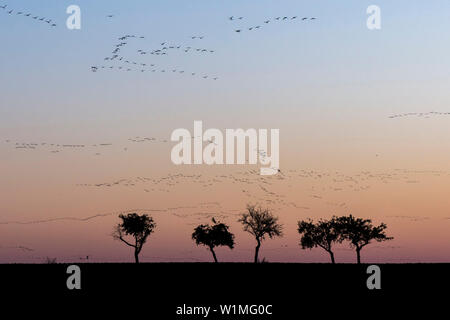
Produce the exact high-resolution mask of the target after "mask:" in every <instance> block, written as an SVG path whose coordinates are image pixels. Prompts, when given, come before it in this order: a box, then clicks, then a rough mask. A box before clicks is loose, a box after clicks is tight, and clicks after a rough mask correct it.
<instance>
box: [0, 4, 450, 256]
mask: <svg viewBox="0 0 450 320" xmlns="http://www.w3.org/2000/svg"><path fill="white" fill-rule="evenodd" d="M5 4H6V5H7V9H1V8H0V42H1V44H2V46H1V50H0V70H1V72H0V88H1V89H0V90H1V91H0V93H1V94H0V157H1V162H0V177H1V179H0V195H1V197H0V199H1V201H0V263H15V262H21V263H22V262H24V263H26V262H32V263H41V262H44V261H45V259H46V257H54V258H57V260H58V261H61V262H71V261H78V260H80V259H83V257H86V256H89V257H90V258H89V261H92V262H113V261H121V262H122V261H132V259H133V257H132V252H130V250H129V248H127V247H126V246H125V245H124V244H123V243H120V242H118V241H114V240H113V239H112V237H111V232H112V229H113V227H114V225H116V224H117V223H118V222H119V220H118V214H119V213H127V212H128V213H129V212H138V213H140V214H142V213H147V214H150V215H152V216H153V218H154V219H155V221H156V223H157V225H158V227H157V229H156V231H155V233H154V234H152V235H151V237H150V238H149V240H148V243H147V244H146V245H145V247H144V249H143V251H142V256H143V257H142V259H141V260H142V261H189V262H191V261H192V262H195V261H210V260H211V257H210V253H209V252H208V251H207V250H206V249H204V248H202V247H196V246H195V244H194V242H193V241H192V240H191V233H192V230H193V228H194V227H195V226H196V225H198V224H201V223H208V222H209V221H210V219H211V217H213V216H214V217H217V218H218V219H220V220H221V221H223V222H225V223H227V224H229V225H230V230H231V231H232V232H234V233H235V234H236V242H237V245H236V248H235V249H233V250H229V249H228V248H221V249H219V250H218V258H219V260H222V261H251V260H252V253H253V250H254V246H255V240H254V239H252V238H251V236H250V235H249V234H246V233H244V232H243V231H242V227H241V226H240V225H239V223H237V219H238V215H239V214H240V213H242V212H244V211H245V208H246V205H247V204H249V203H252V204H260V205H262V206H264V207H268V208H270V209H271V210H272V211H273V212H274V213H275V214H276V215H277V216H278V217H279V218H280V222H281V223H283V225H284V230H285V231H284V237H283V238H280V239H275V240H268V241H266V242H265V243H264V244H263V247H262V249H261V255H262V256H263V257H265V258H266V259H267V260H268V261H274V262H328V259H329V257H328V256H327V254H326V253H325V252H323V251H321V250H320V249H314V250H311V251H310V250H301V248H300V247H299V245H298V243H299V235H298V233H297V232H296V224H297V221H298V220H302V219H307V218H312V219H315V220H317V219H319V218H328V217H331V216H332V215H344V214H353V215H355V216H359V217H364V218H370V219H372V220H373V221H374V223H380V222H385V223H386V224H387V225H388V229H387V233H388V234H389V235H391V236H393V237H394V240H392V241H389V242H386V243H374V244H372V245H370V246H368V247H367V248H365V249H364V252H363V253H362V259H363V261H367V262H449V261H450V250H449V244H450V233H449V230H450V213H449V209H450V202H449V200H448V191H447V190H448V189H449V187H450V161H449V159H450V151H449V150H450V142H449V140H448V137H449V131H448V125H449V123H450V115H448V114H446V113H448V112H450V109H449V107H448V106H449V102H450V101H449V100H450V98H449V96H448V93H447V92H448V87H449V85H450V76H449V74H448V70H449V68H450V59H449V57H450V45H449V44H448V42H447V41H445V39H446V32H445V30H448V29H449V27H450V20H449V19H448V12H449V11H450V3H448V1H443V0H435V1H432V2H425V1H418V0H414V1H411V0H409V1H403V0H397V1H385V0H373V1H362V0H358V1H356V0H354V1H353V0H346V1H339V2H338V1H332V0H319V1H299V0H292V1H287V0H277V1H275V0H272V1H269V0H259V1H254V0H253V1H250V0H243V1H218V0H214V1H211V0H208V1H207V0H197V1H181V0H177V1H176V0H164V1H163V0H161V1H159V0H154V1H144V0H134V1H128V2H124V1H104V0H101V1H100V0H98V1H86V0H79V1H75V0H73V1H65V0H64V1H56V0H41V1H39V3H38V2H36V1H30V0H28V1H25V0H14V1H11V0H0V6H3V5H5ZM73 4H76V5H78V6H79V7H80V8H81V29H80V30H69V29H68V28H67V27H66V19H67V17H68V16H69V15H68V14H66V9H67V7H68V6H69V5H73ZM369 5H378V6H379V7H380V9H381V29H380V30H369V29H368V28H367V26H366V20H367V18H368V15H367V13H366V9H367V7H368V6H369ZM11 9H13V10H14V12H13V14H11V15H10V14H8V13H7V12H8V10H11ZM19 11H21V12H22V11H23V12H24V13H32V16H39V17H45V18H46V19H52V23H55V24H56V26H55V27H52V26H51V24H49V23H46V22H44V21H39V20H38V19H36V20H34V19H32V16H31V17H25V16H23V14H22V15H17V14H16V12H19ZM108 15H113V17H112V18H109V17H107V16H108ZM231 16H233V17H235V19H234V20H230V19H229V17H231ZM278 16H281V17H284V16H288V17H293V16H298V17H299V18H300V17H316V18H317V19H316V20H306V21H302V20H300V19H299V18H298V19H294V20H288V21H285V22H277V21H276V20H274V18H275V17H278ZM236 17H243V19H242V20H239V19H236ZM267 19H270V21H271V22H270V23H268V24H265V23H264V21H266V20H267ZM257 25H261V28H259V29H257V30H256V29H254V30H251V31H250V30H248V28H249V27H252V26H257ZM237 29H240V30H243V31H242V32H239V33H238V32H235V30H237ZM125 35H136V36H137V37H136V38H127V39H126V40H124V42H127V44H126V45H124V46H123V47H120V51H119V53H118V55H119V56H121V57H124V59H123V60H122V61H125V60H128V61H130V63H129V64H126V63H124V62H122V61H117V59H116V60H115V61H109V60H104V58H105V57H111V56H112V50H113V49H114V48H115V45H116V44H118V43H120V42H121V40H119V38H121V37H123V36H125ZM192 36H202V37H203V39H198V38H196V39H192ZM140 37H144V38H143V39H141V38H140ZM161 43H166V46H167V45H169V46H175V47H177V46H180V48H181V47H182V48H186V47H192V48H201V49H203V48H204V49H208V50H212V51H213V52H207V53H205V52H197V51H194V50H193V49H191V50H188V52H184V50H182V49H170V50H169V51H168V54H167V55H163V56H161V55H159V56H158V55H151V54H146V55H142V54H140V53H139V52H138V50H144V51H146V52H151V51H152V50H157V49H162V47H163V46H161ZM132 62H136V63H137V64H139V63H145V64H146V66H145V67H143V69H145V71H144V72H141V71H140V70H141V67H139V68H138V67H137V66H136V65H132ZM150 64H154V65H155V66H154V67H152V66H150ZM92 66H95V67H97V68H98V71H97V72H93V71H92V69H91V67H92ZM102 66H104V67H105V68H102ZM110 66H113V69H110V68H109V67H110ZM119 66H120V67H122V68H123V69H118V67H119ZM127 68H130V69H132V70H131V71H129V72H128V71H124V70H125V69H127ZM153 69H154V70H156V71H155V72H152V70H153ZM161 70H165V71H166V72H161ZM172 70H177V72H172ZM181 70H182V71H184V73H180V72H179V71H181ZM192 73H195V75H194V76H193V75H192ZM206 75H207V76H208V78H207V79H204V78H203V76H206ZM216 77H217V80H213V78H216ZM396 115H402V116H398V117H394V116H396ZM195 120H201V121H203V126H204V128H205V129H206V128H218V129H220V130H223V131H225V129H236V128H244V129H247V128H256V129H279V130H280V169H281V172H282V173H281V174H277V175H275V176H271V177H261V176H260V175H259V174H258V173H257V172H258V170H259V166H258V165H249V164H246V165H230V166H219V165H216V166H207V165H198V166H194V165H182V166H176V165H174V164H173V163H172V161H171V160H170V152H171V149H172V147H173V146H174V144H175V143H172V142H171V141H170V135H171V133H172V132H173V131H174V130H175V129H177V128H186V129H188V130H190V131H191V132H192V130H193V123H194V121H195ZM145 138H154V140H149V139H145ZM74 146H75V147H74ZM81 146H82V147H81ZM89 217H92V218H89ZM86 218H89V219H86ZM336 260H337V261H338V262H354V260H355V254H354V252H353V251H351V249H349V247H348V245H347V244H343V245H342V246H339V247H338V248H337V252H336Z"/></svg>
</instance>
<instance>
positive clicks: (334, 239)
mask: <svg viewBox="0 0 450 320" xmlns="http://www.w3.org/2000/svg"><path fill="white" fill-rule="evenodd" d="M297 230H298V233H299V234H300V235H301V239H300V245H301V246H302V249H312V248H315V247H320V248H322V249H324V250H325V251H326V252H328V253H329V254H330V257H331V263H336V261H335V260H334V253H333V251H332V245H333V244H334V243H340V242H342V240H343V237H342V236H341V233H340V229H339V228H338V225H337V223H336V219H335V217H333V218H332V219H331V220H319V221H318V222H317V223H314V222H313V221H312V220H306V221H299V222H298V229H297Z"/></svg>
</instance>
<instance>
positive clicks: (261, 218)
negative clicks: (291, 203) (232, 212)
mask: <svg viewBox="0 0 450 320" xmlns="http://www.w3.org/2000/svg"><path fill="white" fill-rule="evenodd" d="M238 221H239V222H240V223H242V225H243V226H244V231H246V232H248V233H250V234H252V235H253V236H254V237H255V239H256V243H257V245H256V248H255V260H254V262H255V263H257V262H258V254H259V249H260V248H261V242H262V241H263V240H264V239H265V237H266V236H268V237H269V238H270V239H272V238H273V237H281V236H282V235H283V233H282V229H283V226H282V225H281V224H278V217H276V216H274V215H273V214H272V213H271V212H270V211H269V209H262V208H261V207H256V206H254V205H247V212H246V213H243V214H242V216H241V218H240V219H239V220H238Z"/></svg>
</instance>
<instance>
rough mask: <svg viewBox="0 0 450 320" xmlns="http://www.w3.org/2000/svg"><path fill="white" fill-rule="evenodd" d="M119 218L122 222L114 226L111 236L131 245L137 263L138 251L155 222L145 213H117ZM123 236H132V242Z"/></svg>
mask: <svg viewBox="0 0 450 320" xmlns="http://www.w3.org/2000/svg"><path fill="white" fill-rule="evenodd" d="M119 218H120V219H122V222H121V223H119V224H118V225H117V226H116V228H115V230H114V233H113V237H114V239H118V240H121V241H122V242H124V243H125V244H126V245H128V246H130V247H133V248H134V257H135V260H136V263H139V253H140V252H141V250H142V247H143V246H144V244H145V242H146V241H147V238H148V236H149V235H150V234H151V233H152V232H153V231H154V229H155V228H156V224H155V222H154V221H153V218H152V217H150V216H148V215H147V214H143V215H138V214H137V213H129V214H127V215H123V214H121V215H119ZM125 236H131V237H133V240H134V243H133V242H130V241H129V240H127V239H125Z"/></svg>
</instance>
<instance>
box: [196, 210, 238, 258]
mask: <svg viewBox="0 0 450 320" xmlns="http://www.w3.org/2000/svg"><path fill="white" fill-rule="evenodd" d="M212 222H213V225H212V226H210V225H209V224H207V225H199V226H198V227H197V228H195V229H194V232H193V233H192V240H195V243H196V244H197V245H204V246H207V247H208V248H209V250H210V251H211V253H212V255H213V258H214V262H218V261H217V257H216V253H215V252H214V248H215V247H219V246H227V247H229V248H230V249H233V248H234V234H232V233H231V232H230V231H228V229H229V227H228V226H227V225H226V224H224V223H219V222H216V220H215V219H214V218H212Z"/></svg>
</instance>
